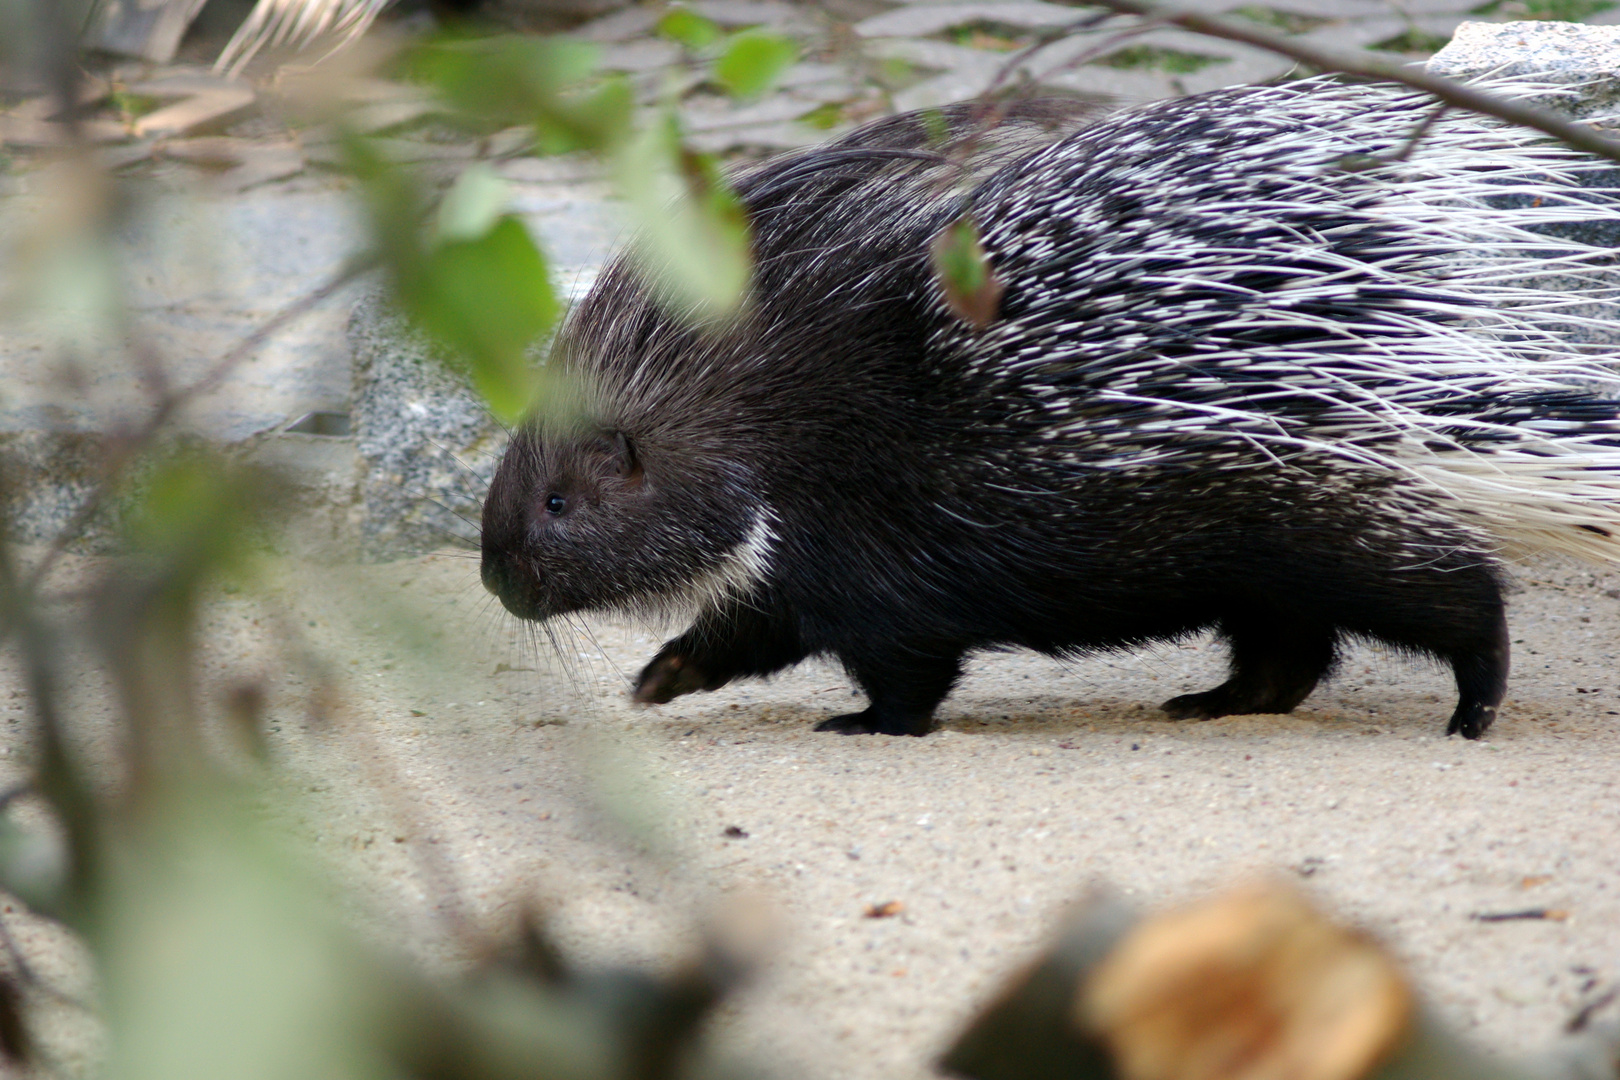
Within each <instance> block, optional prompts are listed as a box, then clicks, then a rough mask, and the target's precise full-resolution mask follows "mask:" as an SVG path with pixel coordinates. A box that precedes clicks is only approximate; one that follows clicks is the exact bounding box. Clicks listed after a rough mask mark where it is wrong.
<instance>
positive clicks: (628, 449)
mask: <svg viewBox="0 0 1620 1080" xmlns="http://www.w3.org/2000/svg"><path fill="white" fill-rule="evenodd" d="M591 449H592V451H593V452H594V454H595V456H596V458H597V460H598V462H599V463H600V466H601V469H602V471H603V472H604V473H606V474H607V475H608V476H616V477H618V478H619V479H620V480H623V481H624V482H625V484H626V485H627V486H629V487H636V486H638V485H640V483H641V462H640V461H638V460H637V459H636V451H635V447H634V446H633V445H632V444H631V442H630V437H629V436H628V435H626V434H625V433H624V432H622V431H615V432H612V433H610V434H606V435H603V436H602V437H601V438H598V439H596V440H595V441H594V442H593V443H592V445H591Z"/></svg>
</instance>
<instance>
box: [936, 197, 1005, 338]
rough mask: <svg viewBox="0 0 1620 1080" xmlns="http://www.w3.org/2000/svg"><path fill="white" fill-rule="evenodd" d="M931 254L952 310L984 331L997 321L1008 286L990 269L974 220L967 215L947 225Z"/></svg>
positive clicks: (946, 300) (964, 320) (937, 238)
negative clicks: (1002, 295) (1002, 296)
mask: <svg viewBox="0 0 1620 1080" xmlns="http://www.w3.org/2000/svg"><path fill="white" fill-rule="evenodd" d="M930 254H931V256H932V259H933V265H934V275H935V276H936V277H937V278H938V279H939V284H940V288H941V289H942V290H943V291H944V293H945V302H946V303H947V304H949V305H950V308H951V310H952V311H953V312H955V313H956V315H957V316H958V317H959V318H961V319H962V321H963V322H966V323H968V324H970V325H972V326H977V327H979V328H980V329H983V328H984V327H986V326H989V325H990V324H991V323H992V322H993V321H995V317H996V313H997V312H998V311H999V310H1000V307H1001V294H1002V293H1003V292H1004V291H1005V286H1003V285H1002V283H1001V282H1000V281H999V280H998V279H997V278H996V275H995V271H994V270H993V269H992V267H991V266H990V257H989V255H987V254H986V253H985V250H984V245H983V244H981V243H980V242H979V230H978V227H977V226H975V225H974V223H973V219H972V218H970V217H967V216H963V217H960V218H958V219H957V220H956V221H954V222H952V223H951V224H949V225H947V226H946V227H945V228H944V229H943V230H941V231H940V234H939V235H938V236H937V237H935V238H934V244H933V247H932V249H931V251H930Z"/></svg>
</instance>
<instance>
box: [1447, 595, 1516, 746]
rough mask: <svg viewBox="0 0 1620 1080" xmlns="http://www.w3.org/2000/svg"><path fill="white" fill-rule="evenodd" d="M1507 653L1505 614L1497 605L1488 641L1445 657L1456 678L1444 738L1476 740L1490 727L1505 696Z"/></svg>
mask: <svg viewBox="0 0 1620 1080" xmlns="http://www.w3.org/2000/svg"><path fill="white" fill-rule="evenodd" d="M1509 652H1510V649H1509V646H1508V627H1507V612H1506V611H1504V610H1502V608H1501V606H1500V604H1499V605H1498V607H1497V611H1496V618H1495V621H1494V624H1493V626H1492V628H1491V631H1490V634H1489V636H1488V639H1487V640H1485V641H1483V642H1481V643H1479V644H1478V645H1477V646H1476V647H1474V648H1469V649H1459V650H1455V651H1453V652H1452V655H1451V656H1450V657H1448V659H1450V661H1451V669H1452V671H1453V672H1454V673H1455V674H1456V677H1457V711H1456V712H1454V713H1452V714H1451V721H1450V722H1449V723H1448V724H1446V734H1447V735H1461V736H1462V737H1463V738H1465V739H1477V738H1479V737H1480V736H1481V735H1483V734H1485V732H1486V730H1487V729H1488V728H1489V727H1490V726H1491V722H1492V721H1493V720H1495V719H1496V709H1497V706H1499V705H1501V704H1502V698H1503V697H1504V696H1505V695H1506V694H1507V677H1508V654H1509Z"/></svg>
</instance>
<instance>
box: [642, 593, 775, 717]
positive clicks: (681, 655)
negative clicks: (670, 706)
mask: <svg viewBox="0 0 1620 1080" xmlns="http://www.w3.org/2000/svg"><path fill="white" fill-rule="evenodd" d="M805 655H806V654H805V649H804V646H803V645H802V644H800V642H799V635H798V633H797V631H796V630H795V629H794V628H793V624H792V622H791V621H790V620H788V619H787V618H785V617H782V616H781V615H779V614H773V613H770V612H765V611H761V610H758V609H757V608H752V607H741V606H730V607H727V608H725V609H722V610H718V611H706V612H704V613H703V614H702V615H701V616H699V617H698V620H697V622H695V623H693V624H692V626H691V627H690V628H689V629H688V630H687V631H686V632H685V633H684V634H682V635H681V636H680V637H678V638H675V639H674V640H672V641H668V642H665V644H664V647H663V648H662V649H659V650H658V653H657V655H655V656H654V657H653V658H652V659H651V660H650V661H648V663H647V666H646V667H644V668H642V669H641V674H640V675H638V676H637V677H636V687H635V689H634V690H633V691H632V692H631V696H632V697H633V698H634V699H635V700H636V701H639V702H642V703H644V704H648V705H662V704H664V703H665V702H668V701H671V700H673V699H674V698H677V697H680V696H681V695H682V694H690V693H692V692H694V691H697V690H718V689H719V688H720V687H722V686H724V685H725V684H726V683H728V682H730V681H731V680H732V679H735V678H737V677H738V676H741V675H769V674H770V673H771V672H773V671H780V670H781V669H782V668H785V667H787V666H788V665H789V664H796V663H798V662H799V661H800V660H803V659H804V658H805Z"/></svg>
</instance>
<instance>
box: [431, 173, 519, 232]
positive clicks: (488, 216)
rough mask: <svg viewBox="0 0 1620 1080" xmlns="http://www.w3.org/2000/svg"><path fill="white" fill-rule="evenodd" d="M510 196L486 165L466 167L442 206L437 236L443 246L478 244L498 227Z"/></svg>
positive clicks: (501, 181)
mask: <svg viewBox="0 0 1620 1080" xmlns="http://www.w3.org/2000/svg"><path fill="white" fill-rule="evenodd" d="M510 195H511V193H510V192H509V191H508V190H507V187H506V181H504V180H502V179H501V178H500V177H499V176H497V175H496V173H495V170H494V169H492V168H490V166H489V165H488V164H486V163H485V162H482V161H479V162H474V163H473V164H472V165H469V166H467V168H466V170H465V171H464V172H462V174H461V175H460V176H458V177H456V182H455V183H454V184H452V185H451V186H450V190H449V191H447V192H445V195H444V201H443V202H441V203H439V214H438V220H437V222H436V228H435V230H434V231H435V235H436V237H437V239H438V240H439V241H441V242H444V241H449V240H477V239H478V238H479V237H482V236H485V235H487V234H488V233H489V231H490V230H491V229H493V228H494V227H495V223H496V222H497V221H498V220H499V219H500V217H501V214H502V213H504V212H505V210H506V205H507V202H508V200H509V199H510Z"/></svg>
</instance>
